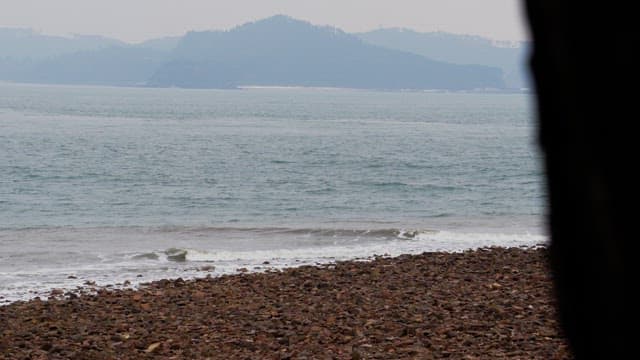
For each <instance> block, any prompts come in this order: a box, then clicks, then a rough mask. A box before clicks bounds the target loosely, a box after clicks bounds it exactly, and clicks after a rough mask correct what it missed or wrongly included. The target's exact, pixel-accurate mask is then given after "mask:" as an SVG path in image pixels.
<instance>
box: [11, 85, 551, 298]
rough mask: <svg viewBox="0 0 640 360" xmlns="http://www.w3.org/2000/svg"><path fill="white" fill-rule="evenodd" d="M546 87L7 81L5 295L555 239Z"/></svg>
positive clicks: (524, 243)
mask: <svg viewBox="0 0 640 360" xmlns="http://www.w3.org/2000/svg"><path fill="white" fill-rule="evenodd" d="M535 140H536V139H535V120H534V115H533V108H532V95H529V94H505V93H443V92H385V91H365V90H349V89H309V88H248V89H240V90H184V89H147V88H112V87H91V86H48V85H22V84H6V83H5V84H0V174H1V175H0V303H2V302H5V303H6V302H10V301H14V300H20V299H28V298H32V297H34V296H42V295H43V294H46V293H47V291H50V290H51V289H53V288H61V289H73V288H76V287H78V286H82V285H83V284H87V283H91V284H93V283H96V284H97V285H114V286H123V285H122V284H127V286H136V285H137V284H139V283H141V282H148V281H152V280H157V279H161V278H177V277H182V278H191V277H199V276H207V275H211V276H216V275H220V274H229V273H234V272H236V271H237V270H238V269H240V268H246V269H248V270H249V271H263V270H265V269H267V268H281V267H287V266H298V265H309V264H325V263H330V262H334V261H340V260H350V259H367V258H370V257H371V256H374V255H391V256H393V255H399V254H405V253H407V254H410V253H422V252H424V251H462V250H465V249H472V248H478V247H486V246H532V245H536V244H541V243H544V242H546V241H547V236H546V235H545V227H544V214H545V207H544V202H545V196H546V195H545V193H544V189H543V188H544V187H543V179H542V167H541V159H540V154H539V153H538V150H537V147H536V143H535Z"/></svg>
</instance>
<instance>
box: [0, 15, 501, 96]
mask: <svg viewBox="0 0 640 360" xmlns="http://www.w3.org/2000/svg"><path fill="white" fill-rule="evenodd" d="M381 35H384V34H382V33H369V35H366V34H359V36H360V38H359V37H356V36H354V35H350V34H347V33H345V32H343V31H341V30H339V29H336V28H333V27H319V26H314V25H312V24H310V23H308V22H304V21H299V20H295V19H293V18H290V17H287V16H282V15H278V16H273V17H270V18H267V19H264V20H260V21H256V22H252V23H247V24H244V25H241V26H238V27H236V28H234V29H231V30H229V31H205V32H190V33H188V34H187V35H185V36H183V37H166V38H160V39H152V40H149V41H145V42H143V43H139V44H127V43H124V42H121V41H119V40H114V39H109V38H104V37H100V36H75V37H70V38H67V37H57V36H48V35H42V34H39V33H36V32H33V31H31V30H23V29H0V80H8V81H17V82H36V83H60V84H96V85H115V86H155V87H171V86H176V87H185V88H235V87H239V86H244V85H263V86H270V85H273V86H314V87H349V88H370V89H371V88H373V89H452V90H468V89H486V88H498V89H499V88H504V87H505V84H504V76H503V73H502V70H501V69H500V67H503V66H502V65H501V64H502V63H500V62H499V61H494V60H495V59H491V61H489V60H487V61H473V62H472V63H471V64H469V65H467V64H462V63H461V62H460V61H457V60H459V59H460V57H462V58H465V57H464V56H463V55H460V54H458V56H457V57H456V56H452V57H446V56H443V54H444V53H446V52H447V51H448V50H447V51H445V50H444V49H445V47H444V43H446V41H444V40H443V45H442V47H441V48H442V49H443V50H442V51H441V52H442V54H438V53H440V51H435V53H421V52H419V51H417V50H416V49H417V47H414V48H410V47H409V46H408V45H407V46H406V48H402V49H400V50H398V49H394V47H396V48H397V47H398V46H397V45H398V44H395V45H394V44H386V43H385V42H384V41H382V40H380V39H383V38H384V36H381ZM376 36H377V37H376ZM361 38H362V39H366V41H368V42H374V43H375V42H376V41H377V42H379V44H371V43H367V42H365V41H364V40H362V39H361ZM374 38H375V39H374ZM372 39H373V40H372ZM376 39H377V40H376ZM445 40H446V39H445ZM450 40H451V39H450ZM453 40H455V39H453ZM405 45H406V44H405ZM454 47H455V46H454ZM465 49H466V48H465ZM482 49H484V48H483V47H482ZM483 51H484V50H483ZM432 52H433V51H432ZM448 53H452V52H451V51H448ZM477 53H482V51H477ZM424 55H430V56H424ZM476 55H477V54H476ZM466 59H470V57H469V56H467V57H466ZM450 62H459V64H452V63H450ZM487 65H492V66H487ZM503 68H505V67H503Z"/></svg>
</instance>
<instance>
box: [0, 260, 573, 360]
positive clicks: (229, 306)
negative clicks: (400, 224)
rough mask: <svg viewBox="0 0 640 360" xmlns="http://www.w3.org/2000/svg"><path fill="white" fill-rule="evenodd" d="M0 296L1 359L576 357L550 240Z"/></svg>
mask: <svg viewBox="0 0 640 360" xmlns="http://www.w3.org/2000/svg"><path fill="white" fill-rule="evenodd" d="M52 295H53V296H52V297H51V298H50V299H49V300H47V301H42V300H38V299H33V300H29V301H19V302H14V303H11V304H7V305H4V306H1V307H0V359H12V358H24V357H31V358H52V359H56V358H61V359H62V358H71V359H73V358H87V357H89V358H122V359H134V358H171V357H175V358H197V359H200V358H202V359H204V358H231V359H235V358H274V359H286V358H305V357H306V358H332V357H333V358H337V359H365V358H388V359H400V358H427V359H429V358H443V357H453V358H469V359H474V358H494V359H495V358H527V359H536V358H539V359H551V358H553V359H568V358H570V355H569V352H568V349H567V345H566V341H565V340H564V337H563V336H562V334H561V333H560V331H559V328H558V324H557V321H556V319H555V309H554V301H553V299H552V297H551V295H552V284H551V281H550V276H549V274H548V271H547V268H546V249H545V248H529V249H521V248H490V249H477V250H470V251H465V252H460V253H438V252H434V253H423V254H420V255H401V256H398V257H376V258H375V259H373V260H371V261H343V262H337V263H335V264H329V265H321V266H301V267H295V268H288V269H283V270H271V271H266V272H261V273H257V272H256V273H239V274H236V275H222V276H219V277H205V278H198V279H193V280H183V279H180V278H178V279H175V280H160V281H154V282H151V283H148V284H145V285H144V286H142V287H140V288H139V289H111V290H105V289H98V290H97V292H96V294H89V293H85V294H80V296H78V295H77V294H71V295H69V294H67V295H68V296H67V297H66V298H65V297H64V294H62V293H54V294H52Z"/></svg>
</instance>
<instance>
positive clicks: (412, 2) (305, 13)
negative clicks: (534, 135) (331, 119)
mask: <svg viewBox="0 0 640 360" xmlns="http://www.w3.org/2000/svg"><path fill="white" fill-rule="evenodd" d="M275 14H285V15H289V16H292V17H295V18H299V19H303V20H307V21H310V22H312V23H314V24H319V25H333V26H336V27H339V28H341V29H343V30H345V31H348V32H359V31H367V30H372V29H375V28H378V27H406V28H411V29H415V30H418V31H436V30H441V31H448V32H453V33H462V34H474V35H482V36H485V37H489V38H493V39H498V40H523V39H525V38H526V31H525V27H524V26H523V20H522V16H521V9H520V1H519V0H0V27H22V28H33V29H35V30H38V31H40V32H43V33H45V34H56V35H65V34H66V35H68V34H74V33H78V34H96V35H104V36H109V37H114V38H118V39H121V40H125V41H129V42H139V41H142V40H146V39H149V38H154V37H161V36H167V35H181V34H184V33H185V32H186V31H188V30H212V29H229V28H231V27H234V26H236V25H239V24H242V23H245V22H248V21H254V20H258V19H261V18H264V17H268V16H271V15H275Z"/></svg>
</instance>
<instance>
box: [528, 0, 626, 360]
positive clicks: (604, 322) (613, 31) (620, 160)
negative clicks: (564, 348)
mask: <svg viewBox="0 0 640 360" xmlns="http://www.w3.org/2000/svg"><path fill="white" fill-rule="evenodd" d="M526 5H527V15H528V17H529V22H530V26H531V30H532V35H533V40H534V45H533V49H534V50H533V56H532V61H531V67H532V70H533V76H534V80H535V85H536V92H537V96H538V98H537V101H538V104H537V105H538V112H539V114H538V115H539V121H540V124H539V129H540V142H541V145H542V148H543V150H544V153H545V156H546V172H547V179H548V190H549V201H550V205H551V206H550V228H551V239H552V244H551V266H552V269H553V277H554V280H555V285H556V292H557V296H558V302H559V307H560V316H561V321H562V324H563V326H564V330H565V332H566V335H567V337H568V338H569V342H570V344H571V346H572V348H573V351H574V353H575V355H576V357H577V358H578V359H583V358H600V359H622V358H626V357H625V356H623V353H624V343H625V341H624V337H625V333H627V332H629V331H634V330H627V329H625V326H624V325H625V324H626V323H628V320H625V317H626V318H629V316H630V315H629V314H628V313H627V311H626V310H625V307H624V295H623V292H624V290H623V286H624V284H625V283H624V281H623V276H624V259H623V255H622V254H623V251H624V242H625V240H626V239H628V238H629V237H630V236H632V235H631V226H630V225H631V221H630V216H631V214H633V213H634V212H635V211H634V210H632V208H631V209H630V207H629V206H628V205H632V202H633V200H632V198H634V197H633V196H632V194H633V193H635V190H633V189H634V188H635V187H637V185H633V186H630V179H633V178H634V177H633V176H631V168H632V167H633V165H634V163H633V160H632V159H631V158H632V154H633V152H631V151H630V150H629V148H628V147H629V146H628V145H629V144H630V142H629V141H628V140H629V139H628V138H627V136H630V134H632V132H631V124H632V123H631V121H629V120H631V119H632V117H634V115H632V114H633V112H631V110H632V107H635V105H634V104H633V103H632V102H630V101H628V100H629V97H630V94H631V93H632V92H631V86H633V84H632V81H631V71H632V70H631V69H633V67H632V66H631V56H630V54H627V52H630V47H632V46H633V43H634V40H632V39H631V34H632V32H631V31H627V30H628V28H629V27H630V26H629V24H630V21H628V20H629V19H628V17H630V16H631V15H630V14H631V12H630V11H628V10H629V9H626V10H625V6H621V7H616V8H614V7H613V6H611V7H609V8H607V7H605V6H603V5H602V4H599V3H594V4H591V3H588V5H585V3H582V4H580V6H578V5H575V4H573V5H572V4H570V2H558V1H555V0H535V1H533V0H529V1H527V3H526ZM627 7H628V6H627ZM610 21H615V22H616V24H615V25H609V24H608V22H610ZM603 24H604V25H603ZM627 160H628V161H627Z"/></svg>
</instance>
